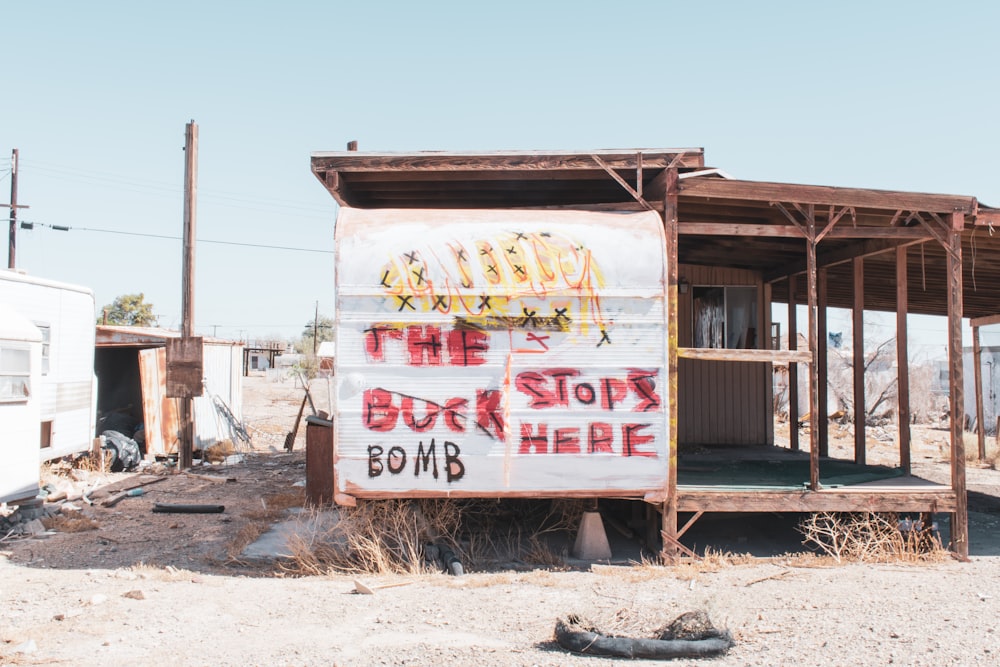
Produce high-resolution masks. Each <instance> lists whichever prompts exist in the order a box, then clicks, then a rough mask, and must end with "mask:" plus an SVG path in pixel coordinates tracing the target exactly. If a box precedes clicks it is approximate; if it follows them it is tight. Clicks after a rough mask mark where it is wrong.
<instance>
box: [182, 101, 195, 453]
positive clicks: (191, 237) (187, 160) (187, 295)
mask: <svg viewBox="0 0 1000 667" xmlns="http://www.w3.org/2000/svg"><path fill="white" fill-rule="evenodd" d="M197 202H198V125H197V123H195V122H194V121H193V120H192V121H191V122H190V123H188V124H187V128H186V131H185V137H184V260H183V261H184V266H183V270H182V275H183V278H182V293H181V338H182V339H183V340H185V341H186V340H187V339H189V338H191V337H193V336H194V249H195V239H196V238H197V237H196V233H195V229H196V221H197ZM180 412H181V415H180V417H181V430H182V434H181V439H180V449H179V451H178V462H177V463H178V465H177V467H178V468H179V469H181V470H186V469H188V468H190V467H191V466H192V465H193V463H194V399H193V398H190V397H187V398H182V399H181V410H180Z"/></svg>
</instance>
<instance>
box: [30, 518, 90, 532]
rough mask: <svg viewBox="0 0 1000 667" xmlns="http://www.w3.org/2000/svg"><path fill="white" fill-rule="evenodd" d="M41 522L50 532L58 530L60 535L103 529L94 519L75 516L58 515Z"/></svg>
mask: <svg viewBox="0 0 1000 667" xmlns="http://www.w3.org/2000/svg"><path fill="white" fill-rule="evenodd" d="M41 521H42V525H43V526H45V527H46V528H47V529H48V530H58V531H59V532H60V533H82V532H85V531H88V530H97V529H98V528H100V527H101V524H99V523H98V522H97V521H96V520H94V519H91V518H88V517H85V516H81V515H74V514H57V515H56V516H50V517H46V518H44V519H42V520H41Z"/></svg>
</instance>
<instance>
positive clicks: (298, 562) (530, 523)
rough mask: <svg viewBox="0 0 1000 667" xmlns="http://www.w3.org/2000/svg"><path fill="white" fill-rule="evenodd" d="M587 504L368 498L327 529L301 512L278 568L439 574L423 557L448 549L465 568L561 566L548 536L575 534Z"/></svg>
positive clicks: (436, 563)
mask: <svg viewBox="0 0 1000 667" xmlns="http://www.w3.org/2000/svg"><path fill="white" fill-rule="evenodd" d="M585 507H586V505H585V503H584V502H582V501H553V502H540V501H533V502H529V501H484V500H471V501H466V500H461V501H460V500H385V501H368V502H363V503H361V504H359V505H358V506H357V507H353V508H340V509H339V510H338V515H339V519H338V520H337V522H336V523H335V524H334V525H332V526H329V527H327V526H324V524H323V522H322V521H320V520H319V518H320V516H321V515H320V513H318V512H317V511H313V512H310V513H304V514H303V516H302V518H301V520H300V525H299V529H298V530H297V531H296V536H295V537H294V538H293V539H292V540H291V543H290V544H289V548H290V550H291V552H292V556H291V558H289V559H288V560H287V561H286V562H285V563H283V564H281V570H282V572H283V573H284V574H289V575H293V576H294V575H300V576H308V575H323V574H329V573H335V572H336V573H353V574H390V573H392V574H416V573H424V572H432V571H440V570H442V568H443V565H442V562H441V560H440V558H437V559H436V558H434V557H433V556H432V555H431V556H429V555H428V554H429V553H430V554H433V553H434V552H437V553H438V554H439V555H440V557H443V556H444V554H445V553H447V552H448V551H450V552H452V553H454V555H455V557H456V558H457V559H458V560H459V561H460V562H461V563H462V565H463V569H464V570H466V571H470V570H473V569H481V568H484V567H487V566H488V565H493V564H497V563H510V562H520V563H522V564H530V565H537V566H543V567H549V568H563V567H565V562H566V555H565V554H564V553H561V552H560V551H558V550H557V549H555V548H553V547H552V546H551V542H550V540H549V539H548V538H550V537H551V536H552V535H553V534H555V533H557V532H558V533H570V532H571V529H575V528H576V526H577V525H578V523H579V516H580V514H582V512H583V510H584V508H585ZM459 536H461V539H460V537H459ZM429 545H434V547H435V549H428V546H429Z"/></svg>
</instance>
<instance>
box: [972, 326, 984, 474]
mask: <svg viewBox="0 0 1000 667" xmlns="http://www.w3.org/2000/svg"><path fill="white" fill-rule="evenodd" d="M972 369H973V376H974V377H975V387H976V440H977V444H978V445H979V452H978V454H979V460H980V461H982V460H983V459H985V458H986V428H985V424H983V350H982V347H981V346H980V343H979V327H972Z"/></svg>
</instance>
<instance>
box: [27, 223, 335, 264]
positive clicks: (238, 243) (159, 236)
mask: <svg viewBox="0 0 1000 667" xmlns="http://www.w3.org/2000/svg"><path fill="white" fill-rule="evenodd" d="M21 223H22V224H26V225H31V227H28V229H31V228H33V227H35V226H38V227H48V228H49V229H54V230H56V231H60V232H68V231H79V232H97V233H101V234H120V235H122V236H141V237H144V238H151V239H166V240H169V241H180V240H182V239H181V237H180V236H169V235H167V234H149V233H146V232H126V231H122V230H120V229H97V228H95V227H69V226H66V225H50V224H48V223H45V222H34V221H31V220H22V221H21ZM197 241H198V243H215V244H218V245H234V246H243V247H247V248H264V249H265V250H290V251H294V252H318V253H323V254H327V255H332V254H333V253H334V251H333V250H323V249H322V248H296V247H293V246H280V245H270V244H263V243H245V242H242V241H219V240H216V239H198V240H197Z"/></svg>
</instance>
